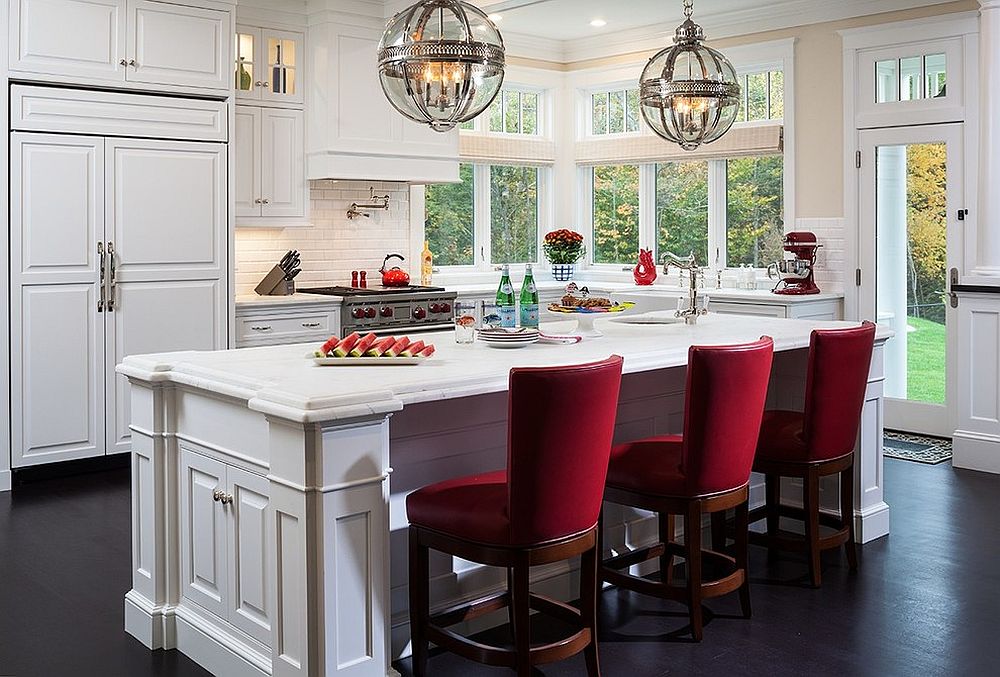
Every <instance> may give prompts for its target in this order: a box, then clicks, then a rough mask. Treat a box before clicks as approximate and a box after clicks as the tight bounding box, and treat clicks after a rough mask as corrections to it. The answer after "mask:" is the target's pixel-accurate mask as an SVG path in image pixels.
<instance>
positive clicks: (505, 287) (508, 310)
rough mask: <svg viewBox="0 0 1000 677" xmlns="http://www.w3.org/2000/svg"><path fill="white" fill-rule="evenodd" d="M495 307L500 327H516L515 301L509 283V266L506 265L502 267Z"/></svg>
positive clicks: (512, 288)
mask: <svg viewBox="0 0 1000 677" xmlns="http://www.w3.org/2000/svg"><path fill="white" fill-rule="evenodd" d="M497 307H498V309H499V311H500V326H501V327H507V328H513V327H516V326H517V301H516V300H515V298H514V287H513V286H512V285H511V283H510V266H508V265H504V267H503V272H502V273H501V275H500V286H499V287H498V288H497Z"/></svg>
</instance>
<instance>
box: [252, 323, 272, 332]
mask: <svg viewBox="0 0 1000 677" xmlns="http://www.w3.org/2000/svg"><path fill="white" fill-rule="evenodd" d="M250 329H252V330H253V331H271V326H270V325H267V324H265V325H264V326H262V327H250Z"/></svg>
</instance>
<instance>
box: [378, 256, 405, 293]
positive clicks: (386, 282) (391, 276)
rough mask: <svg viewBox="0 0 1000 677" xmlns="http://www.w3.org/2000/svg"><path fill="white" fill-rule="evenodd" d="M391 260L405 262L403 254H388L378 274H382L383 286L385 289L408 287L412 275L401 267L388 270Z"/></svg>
mask: <svg viewBox="0 0 1000 677" xmlns="http://www.w3.org/2000/svg"><path fill="white" fill-rule="evenodd" d="M389 259H399V260H400V261H405V260H406V259H404V258H403V255H402V254H387V255H386V257H385V260H383V261H382V267H381V268H379V269H378V272H380V273H382V286H383V287H408V286H409V284H410V274H409V273H407V272H406V271H405V270H403V269H402V268H400V267H399V266H393V267H392V268H389V269H388V270H386V268H385V267H386V266H388V265H389Z"/></svg>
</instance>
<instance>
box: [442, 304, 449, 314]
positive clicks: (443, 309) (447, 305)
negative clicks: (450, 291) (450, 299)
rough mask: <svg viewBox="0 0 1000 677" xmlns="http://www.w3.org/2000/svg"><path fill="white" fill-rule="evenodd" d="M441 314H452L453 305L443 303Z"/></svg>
mask: <svg viewBox="0 0 1000 677" xmlns="http://www.w3.org/2000/svg"><path fill="white" fill-rule="evenodd" d="M441 312H442V313H450V312H451V304H450V303H442V304H441Z"/></svg>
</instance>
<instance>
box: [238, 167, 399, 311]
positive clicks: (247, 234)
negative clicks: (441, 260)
mask: <svg viewBox="0 0 1000 677" xmlns="http://www.w3.org/2000/svg"><path fill="white" fill-rule="evenodd" d="M370 187H374V188H375V192H376V193H377V194H379V195H389V209H388V211H371V212H369V214H371V217H370V218H367V219H366V218H364V217H358V218H356V219H348V218H347V210H348V208H349V207H350V206H351V203H352V202H368V201H369V198H370V191H369V188H370ZM309 197H310V201H311V204H310V208H311V212H310V220H311V221H312V226H310V227H308V228H285V229H281V228H237V229H236V293H237V294H240V295H243V294H252V293H253V288H254V287H255V286H257V283H258V282H260V280H261V278H263V277H264V275H266V274H267V271H269V270H270V269H271V267H272V266H273V265H274V264H276V263H277V262H278V261H279V260H280V259H281V257H282V256H283V255H284V254H285V252H286V251H288V250H289V249H297V250H299V254H300V255H301V256H302V273H301V274H299V276H298V277H297V278H295V284H296V286H298V287H308V286H315V285H321V284H350V281H351V271H352V270H366V271H368V278H369V280H373V281H376V280H377V278H378V272H377V271H378V269H379V266H381V265H382V259H383V258H384V257H385V255H386V254H388V253H389V252H399V253H401V254H403V255H404V256H407V255H408V251H409V247H410V190H409V185H408V184H406V183H398V182H379V181H330V180H318V181H310V182H309ZM397 263H398V262H397ZM406 263H407V264H409V263H411V262H410V261H409V260H407V262H406ZM404 267H405V266H404ZM410 272H411V274H412V272H413V271H412V270H411V271H410Z"/></svg>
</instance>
